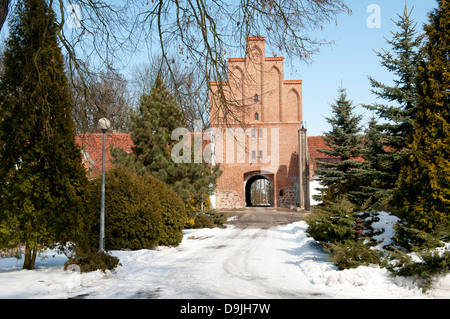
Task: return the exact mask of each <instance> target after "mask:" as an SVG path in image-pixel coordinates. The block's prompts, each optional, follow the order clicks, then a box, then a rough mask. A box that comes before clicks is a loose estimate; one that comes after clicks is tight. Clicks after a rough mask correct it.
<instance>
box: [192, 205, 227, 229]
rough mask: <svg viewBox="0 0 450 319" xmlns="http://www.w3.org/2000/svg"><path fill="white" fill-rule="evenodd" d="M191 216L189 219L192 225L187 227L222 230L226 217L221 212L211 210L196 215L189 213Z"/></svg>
mask: <svg viewBox="0 0 450 319" xmlns="http://www.w3.org/2000/svg"><path fill="white" fill-rule="evenodd" d="M191 215H193V216H192V217H190V218H192V219H193V220H194V222H193V224H192V225H189V227H191V228H214V227H220V228H222V227H224V224H225V223H226V221H227V217H226V216H225V214H224V213H223V212H218V211H216V210H213V209H211V210H205V211H202V212H198V213H196V214H193V213H191Z"/></svg>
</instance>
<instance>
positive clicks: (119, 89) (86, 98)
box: [70, 70, 130, 133]
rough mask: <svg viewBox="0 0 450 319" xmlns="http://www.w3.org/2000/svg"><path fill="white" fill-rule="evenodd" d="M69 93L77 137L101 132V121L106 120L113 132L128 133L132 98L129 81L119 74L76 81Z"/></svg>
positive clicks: (108, 74) (109, 71) (102, 74)
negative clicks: (99, 127)
mask: <svg viewBox="0 0 450 319" xmlns="http://www.w3.org/2000/svg"><path fill="white" fill-rule="evenodd" d="M70 92H71V96H72V101H73V111H72V115H73V119H74V122H75V127H76V132H77V133H95V132H98V131H99V130H98V127H97V125H98V120H99V119H101V118H102V117H106V118H108V119H109V120H110V121H111V129H112V130H117V131H119V132H126V131H127V121H128V119H129V111H130V98H129V94H128V87H127V81H126V80H125V79H124V78H123V77H122V76H121V75H120V74H119V73H118V72H116V71H114V70H108V71H106V72H101V73H100V74H99V75H92V74H91V75H89V77H87V78H85V79H84V80H83V81H81V79H80V78H79V77H75V78H74V79H73V81H71V85H70Z"/></svg>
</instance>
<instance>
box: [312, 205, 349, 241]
mask: <svg viewBox="0 0 450 319" xmlns="http://www.w3.org/2000/svg"><path fill="white" fill-rule="evenodd" d="M355 212H357V211H356V207H355V205H354V204H352V203H351V202H350V201H348V200H347V199H346V198H343V199H341V200H339V201H338V202H328V201H327V202H325V205H324V206H314V207H312V213H311V215H310V216H309V217H308V218H307V219H306V222H307V223H308V225H309V227H308V229H307V232H308V233H309V234H310V235H311V236H312V237H313V238H314V239H315V240H317V241H319V242H331V243H338V242H344V241H347V240H351V239H354V238H355V231H354V230H353V224H354V222H355V216H354V214H355Z"/></svg>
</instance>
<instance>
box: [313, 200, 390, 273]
mask: <svg viewBox="0 0 450 319" xmlns="http://www.w3.org/2000/svg"><path fill="white" fill-rule="evenodd" d="M359 211H361V209H360V207H358V206H356V205H355V204H353V203H351V202H350V201H349V200H348V199H347V198H346V197H345V196H344V197H340V198H339V199H337V200H335V201H333V202H325V204H324V205H323V206H315V207H313V208H312V213H311V215H310V216H309V217H308V218H307V219H306V222H307V223H308V225H309V227H308V229H307V232H308V234H309V235H311V236H312V237H313V238H314V239H315V240H317V241H318V242H319V243H320V244H321V245H322V247H323V248H324V249H325V250H326V251H328V252H329V253H330V260H331V261H333V262H334V263H335V264H336V265H337V266H338V267H339V269H348V268H356V267H359V266H364V265H369V264H378V263H380V261H381V257H382V253H380V252H379V251H377V250H372V249H370V248H371V246H372V243H371V242H370V241H368V242H366V241H363V240H357V238H356V232H355V230H354V228H353V226H354V224H355V220H356V218H357V217H360V214H358V212H359ZM367 226H368V225H365V227H367Z"/></svg>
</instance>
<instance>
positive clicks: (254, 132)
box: [252, 128, 256, 138]
mask: <svg viewBox="0 0 450 319" xmlns="http://www.w3.org/2000/svg"><path fill="white" fill-rule="evenodd" d="M255 136H256V131H255V129H254V128H252V138H255Z"/></svg>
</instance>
